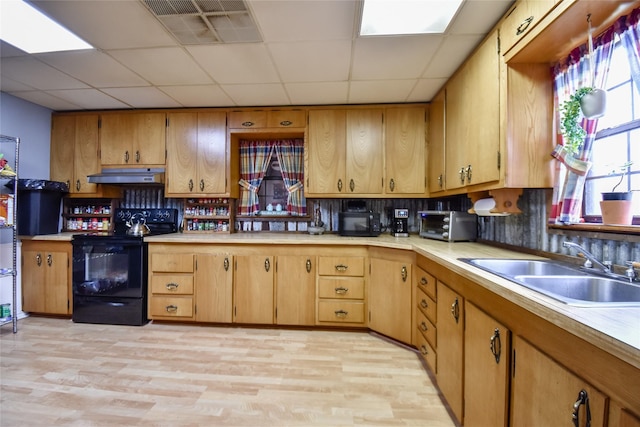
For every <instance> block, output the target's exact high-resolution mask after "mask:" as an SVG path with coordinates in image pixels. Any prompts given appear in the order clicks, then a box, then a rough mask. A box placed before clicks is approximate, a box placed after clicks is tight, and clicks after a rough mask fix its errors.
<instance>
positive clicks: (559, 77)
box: [549, 28, 614, 224]
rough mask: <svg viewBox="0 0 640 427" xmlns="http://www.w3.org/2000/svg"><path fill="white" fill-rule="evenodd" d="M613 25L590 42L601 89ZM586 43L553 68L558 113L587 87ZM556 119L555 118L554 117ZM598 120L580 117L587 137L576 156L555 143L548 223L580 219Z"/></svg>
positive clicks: (589, 84)
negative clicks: (552, 186)
mask: <svg viewBox="0 0 640 427" xmlns="http://www.w3.org/2000/svg"><path fill="white" fill-rule="evenodd" d="M613 40H614V31H613V28H610V29H608V30H607V31H605V32H604V33H603V34H602V35H601V36H599V37H597V38H595V39H594V41H593V46H594V48H593V54H594V59H593V63H594V67H595V73H594V74H595V86H596V87H597V88H603V87H604V84H605V82H606V81H607V75H608V73H609V64H610V63H611V53H612V51H613ZM588 53H589V52H588V48H587V45H582V46H580V47H578V48H576V49H574V50H573V51H572V52H571V54H570V55H569V57H568V58H566V60H564V61H562V62H560V63H558V64H556V65H555V66H554V68H553V79H554V103H555V110H556V112H559V110H560V105H562V104H563V103H564V102H565V101H566V100H568V99H569V97H570V96H571V94H572V93H574V92H575V91H576V90H577V89H578V88H580V87H586V86H591V84H592V82H591V73H590V71H589V55H588ZM558 120H559V119H558ZM597 124H598V120H597V119H594V120H588V119H585V118H583V119H582V123H581V125H582V127H583V128H584V129H585V130H586V132H587V136H586V137H585V141H584V143H583V145H582V148H581V150H580V152H579V153H578V154H577V156H575V157H574V156H573V155H572V154H570V153H568V152H567V151H566V150H565V149H564V148H563V146H562V145H558V146H557V147H556V148H555V149H554V151H553V153H552V154H551V155H552V156H553V157H555V158H556V159H557V160H558V162H557V163H556V179H555V186H554V189H553V203H552V208H551V215H550V219H549V220H550V222H555V223H560V224H575V223H578V222H580V221H581V216H582V197H583V191H584V182H585V178H586V175H587V172H589V168H590V167H591V162H590V159H591V148H592V146H593V141H594V139H595V134H596V127H597Z"/></svg>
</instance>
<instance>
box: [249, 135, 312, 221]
mask: <svg viewBox="0 0 640 427" xmlns="http://www.w3.org/2000/svg"><path fill="white" fill-rule="evenodd" d="M274 152H275V153H276V156H277V158H278V162H279V163H280V169H281V171H282V179H283V182H284V185H285V187H286V188H287V193H288V195H287V206H286V211H287V212H288V213H289V214H290V215H294V216H299V215H306V213H307V207H306V199H305V197H304V188H303V178H304V140H303V139H286V140H274V141H266V140H258V141H249V140H241V141H240V181H238V183H239V184H240V203H239V204H238V214H239V215H255V214H257V213H259V212H260V202H259V199H258V191H259V189H260V185H261V184H262V180H263V179H264V175H265V173H266V172H267V169H268V168H269V162H270V160H271V156H272V155H273V153H274Z"/></svg>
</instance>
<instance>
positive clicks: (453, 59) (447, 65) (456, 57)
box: [422, 35, 484, 78]
mask: <svg viewBox="0 0 640 427" xmlns="http://www.w3.org/2000/svg"><path fill="white" fill-rule="evenodd" d="M483 37H484V36H482V35H469V36H447V37H446V38H445V39H444V40H443V42H442V45H441V46H440V48H439V49H438V51H437V52H435V53H434V54H433V56H432V58H431V59H430V62H429V65H428V66H427V69H426V70H425V72H424V73H423V74H422V77H423V78H442V77H447V76H450V75H451V74H453V73H454V72H455V71H456V70H457V69H458V67H460V65H462V63H463V62H464V60H465V59H466V58H467V57H468V56H469V54H470V53H471V52H472V51H473V49H475V47H476V46H477V45H478V44H479V43H480V42H481V41H482V39H483Z"/></svg>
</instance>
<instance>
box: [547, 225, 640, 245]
mask: <svg viewBox="0 0 640 427" xmlns="http://www.w3.org/2000/svg"><path fill="white" fill-rule="evenodd" d="M548 229H549V232H550V233H552V234H565V232H567V233H570V232H574V231H575V232H580V233H581V234H584V233H588V237H593V238H598V236H601V235H605V236H606V237H605V238H607V239H608V238H611V237H610V236H611V235H613V234H618V235H621V236H620V237H621V238H617V239H613V240H628V241H637V240H638V238H637V237H635V236H640V225H605V224H598V223H582V224H571V225H558V224H549V225H548Z"/></svg>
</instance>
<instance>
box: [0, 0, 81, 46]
mask: <svg viewBox="0 0 640 427" xmlns="http://www.w3.org/2000/svg"><path fill="white" fill-rule="evenodd" d="M0 11H1V12H2V14H1V15H2V17H1V18H0V39H2V40H4V41H5V42H7V43H9V44H11V45H13V46H15V47H17V48H18V49H21V50H24V51H25V52H28V53H42V52H60V51H64V50H78V49H93V46H91V45H89V44H87V43H86V42H85V41H84V40H82V39H80V38H79V37H77V36H76V35H75V34H73V33H72V32H70V31H69V30H67V29H66V28H64V27H62V26H61V25H60V24H58V23H57V22H55V21H53V20H51V19H50V18H49V17H47V16H45V15H43V14H42V13H41V12H40V11H38V10H37V9H35V8H34V7H33V6H31V5H29V4H27V3H25V2H24V1H21V0H0Z"/></svg>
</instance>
